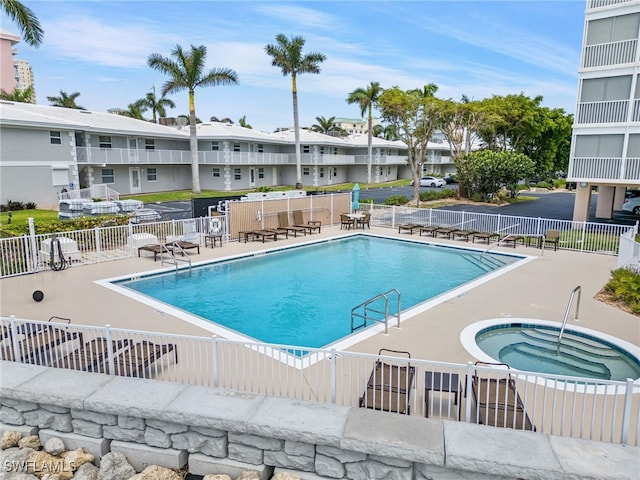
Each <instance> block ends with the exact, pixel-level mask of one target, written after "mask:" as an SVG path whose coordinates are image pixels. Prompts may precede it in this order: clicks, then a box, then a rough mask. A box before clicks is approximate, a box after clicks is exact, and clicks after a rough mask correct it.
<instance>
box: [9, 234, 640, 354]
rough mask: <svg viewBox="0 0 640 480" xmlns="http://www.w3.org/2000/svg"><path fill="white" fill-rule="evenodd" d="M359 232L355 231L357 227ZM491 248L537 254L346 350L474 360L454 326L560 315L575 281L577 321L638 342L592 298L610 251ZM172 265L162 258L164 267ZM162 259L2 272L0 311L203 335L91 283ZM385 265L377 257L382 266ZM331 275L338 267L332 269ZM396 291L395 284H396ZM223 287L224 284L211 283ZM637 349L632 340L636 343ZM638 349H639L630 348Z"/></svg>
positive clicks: (217, 254)
mask: <svg viewBox="0 0 640 480" xmlns="http://www.w3.org/2000/svg"><path fill="white" fill-rule="evenodd" d="M359 232H361V230H359ZM366 232H367V233H369V232H371V233H375V234H378V235H384V236H388V237H400V238H408V239H413V240H422V241H425V242H429V243H439V244H447V245H453V246H458V247H469V248H472V247H473V248H477V249H479V250H481V251H482V250H484V249H486V248H487V247H486V245H485V244H473V243H471V242H468V243H467V242H465V241H463V240H447V239H444V238H438V239H432V238H431V237H419V235H418V234H417V233H414V234H413V235H409V233H408V232H404V231H403V233H401V234H398V233H397V232H396V231H395V230H392V229H388V228H376V227H372V228H371V230H367V231H366ZM349 233H350V232H349V231H347V230H340V228H339V226H334V227H323V229H322V232H321V233H320V234H314V235H307V236H298V237H297V238H294V237H290V238H289V239H287V240H282V239H281V240H278V241H277V242H272V241H268V242H266V243H262V242H248V243H239V242H231V243H225V244H224V245H223V247H222V248H221V247H219V246H217V247H215V248H211V247H207V248H205V247H201V249H200V254H197V253H196V252H195V250H190V251H189V252H188V255H189V257H190V258H191V259H192V261H193V262H194V263H197V262H202V261H208V260H212V259H218V258H223V257H228V256H234V255H239V254H245V253H252V252H256V251H264V250H267V249H271V248H274V247H283V246H286V245H294V244H299V243H303V242H309V241H314V240H319V239H321V238H329V237H334V236H337V235H343V234H349ZM492 251H496V252H506V253H516V254H523V255H530V256H533V257H536V258H535V259H534V260H533V261H530V262H528V263H526V264H524V265H521V266H520V267H518V268H515V269H513V270H511V271H508V272H506V273H505V274H503V275H501V276H499V277H497V278H495V279H492V280H491V281H488V282H486V283H483V284H481V285H479V286H477V287H475V288H473V289H472V290H470V291H468V292H466V293H464V294H462V295H459V296H457V297H454V298H450V299H448V300H445V301H443V302H442V303H439V304H437V305H435V306H434V307H432V308H430V309H429V310H426V311H424V312H422V313H419V314H417V315H415V316H414V317H412V318H408V319H406V320H404V321H403V322H402V324H401V328H400V329H396V328H395V327H390V328H389V334H388V335H385V334H382V333H380V334H377V335H374V336H372V337H370V338H367V339H365V340H363V341H361V342H359V343H357V344H355V345H353V346H352V347H350V348H348V349H349V350H352V351H357V352H367V353H377V352H378V349H380V348H391V349H396V350H408V351H410V352H411V354H412V356H413V357H414V358H420V359H426V360H438V361H444V362H456V363H465V362H468V361H474V360H475V359H474V358H473V357H472V356H471V355H470V354H469V353H468V352H467V351H466V350H465V349H464V347H463V346H462V344H461V343H460V332H461V331H462V330H463V329H464V328H465V327H466V326H468V325H469V324H471V323H474V322H477V321H480V320H487V319H492V318H504V319H505V321H508V319H509V318H529V319H541V320H550V321H557V322H561V321H562V318H563V315H564V312H565V309H566V307H567V302H568V300H569V294H570V292H571V291H572V290H573V289H574V288H575V287H576V286H578V285H580V286H581V287H582V297H581V303H580V315H579V321H577V322H576V321H574V320H573V310H572V312H571V316H570V317H569V321H568V322H567V325H568V326H571V325H578V326H581V327H584V328H590V329H593V330H597V331H601V332H604V333H607V334H609V335H612V336H615V337H618V338H621V339H623V340H626V341H627V342H630V343H632V344H634V345H636V346H638V345H640V318H639V317H638V316H635V315H632V314H629V313H625V312H623V311H621V310H619V309H617V308H614V307H612V306H609V305H607V304H605V303H602V302H600V301H597V300H595V299H594V298H593V297H594V295H596V293H597V292H598V291H599V290H600V289H601V288H602V287H603V286H604V285H605V284H606V283H607V281H608V279H609V276H610V271H611V270H613V269H615V268H616V257H614V256H611V255H601V254H594V253H578V252H571V251H564V250H558V251H556V252H554V251H553V249H549V248H547V249H546V250H545V251H544V253H543V254H541V250H539V249H536V248H534V247H526V246H522V245H518V246H517V247H516V248H515V249H514V248H513V247H512V246H506V247H502V246H501V247H494V248H492ZM167 267H171V265H170V264H166V263H165V266H164V268H167ZM161 268H163V267H162V265H161V263H160V261H157V262H154V260H153V255H151V254H149V255H145V254H144V252H143V256H142V257H140V258H138V257H137V256H136V257H134V258H131V259H126V260H116V261H110V262H105V263H101V264H95V265H88V266H77V265H74V266H72V267H71V268H68V269H66V270H63V271H60V272H55V271H46V272H42V273H38V274H34V275H23V276H19V277H12V278H5V279H2V280H1V281H0V314H1V315H2V316H10V315H15V316H16V317H19V318H27V319H35V320H47V319H49V317H51V316H53V315H56V316H59V317H66V318H70V319H71V321H72V323H74V324H82V325H97V326H104V325H107V324H109V325H111V326H113V327H120V328H129V329H135V330H147V331H156V332H166V333H178V334H183V335H198V336H210V335H211V332H210V331H207V330H205V329H202V328H199V327H197V326H195V325H192V324H190V323H188V322H186V321H184V320H182V319H179V318H177V317H174V316H172V315H170V314H167V313H164V312H160V311H158V310H156V309H155V308H153V307H151V306H147V305H144V304H142V303H140V302H138V301H136V300H134V299H131V298H128V297H125V296H123V295H121V294H119V293H116V292H114V291H111V290H109V289H107V288H105V287H103V286H101V285H98V284H96V283H95V281H97V280H102V279H106V278H112V277H117V276H120V275H130V274H132V273H142V272H146V271H151V270H157V269H161ZM380 268H384V265H380ZM437 273H438V272H431V271H428V272H425V273H424V277H423V278H422V279H415V281H424V282H429V281H430V279H431V278H433V276H435V275H437ZM336 274H339V273H338V272H337V273H336ZM396 288H398V289H399V290H400V291H402V285H398V286H396ZM35 290H41V291H42V292H43V293H44V299H43V300H42V301H41V302H35V301H34V300H33V299H32V293H33V292H34V291H35ZM211 295H213V296H219V295H224V285H221V286H220V288H218V289H216V290H215V291H212V292H211ZM639 348H640V347H639ZM636 353H637V352H636Z"/></svg>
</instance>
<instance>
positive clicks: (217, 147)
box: [211, 142, 220, 152]
mask: <svg viewBox="0 0 640 480" xmlns="http://www.w3.org/2000/svg"><path fill="white" fill-rule="evenodd" d="M211 150H213V151H214V152H217V151H218V150H220V145H219V144H218V142H211Z"/></svg>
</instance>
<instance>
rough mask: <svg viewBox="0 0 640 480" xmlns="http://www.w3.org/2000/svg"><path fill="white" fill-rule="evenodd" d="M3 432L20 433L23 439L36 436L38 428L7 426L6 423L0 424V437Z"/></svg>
mask: <svg viewBox="0 0 640 480" xmlns="http://www.w3.org/2000/svg"><path fill="white" fill-rule="evenodd" d="M4 432H20V433H21V434H22V436H23V437H28V436H30V435H37V434H38V427H32V426H30V425H9V424H6V423H0V436H2V435H3V434H4Z"/></svg>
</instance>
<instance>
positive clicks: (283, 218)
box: [278, 212, 307, 237]
mask: <svg viewBox="0 0 640 480" xmlns="http://www.w3.org/2000/svg"><path fill="white" fill-rule="evenodd" d="M278 223H279V226H280V228H284V229H285V230H287V231H289V232H293V236H294V237H297V236H298V233H299V232H302V233H304V234H305V235H306V234H307V229H306V228H304V227H296V226H294V225H289V212H278Z"/></svg>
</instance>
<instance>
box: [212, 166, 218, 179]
mask: <svg viewBox="0 0 640 480" xmlns="http://www.w3.org/2000/svg"><path fill="white" fill-rule="evenodd" d="M211 174H212V175H213V176H214V177H215V178H218V177H220V167H213V168H212V169H211Z"/></svg>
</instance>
